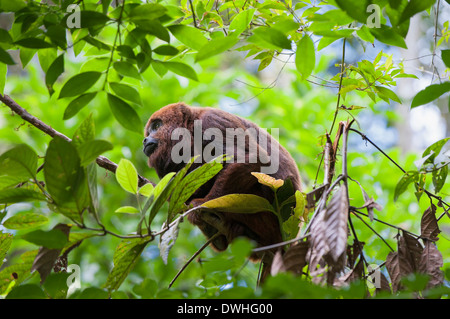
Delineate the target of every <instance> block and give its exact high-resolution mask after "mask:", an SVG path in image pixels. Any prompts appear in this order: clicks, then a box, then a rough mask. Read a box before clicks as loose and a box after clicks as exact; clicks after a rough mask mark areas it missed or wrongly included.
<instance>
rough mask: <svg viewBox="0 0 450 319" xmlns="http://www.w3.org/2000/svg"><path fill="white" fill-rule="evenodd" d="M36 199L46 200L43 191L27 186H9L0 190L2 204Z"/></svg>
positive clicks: (0, 202)
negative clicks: (27, 187)
mask: <svg viewBox="0 0 450 319" xmlns="http://www.w3.org/2000/svg"><path fill="white" fill-rule="evenodd" d="M35 200H40V201H45V200H46V198H45V196H44V195H42V194H41V193H39V192H36V191H33V190H31V189H26V188H9V189H4V190H1V191H0V204H14V203H19V202H31V201H35Z"/></svg>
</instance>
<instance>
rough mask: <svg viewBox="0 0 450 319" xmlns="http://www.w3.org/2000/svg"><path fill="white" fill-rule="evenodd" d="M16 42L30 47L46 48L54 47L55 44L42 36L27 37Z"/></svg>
mask: <svg viewBox="0 0 450 319" xmlns="http://www.w3.org/2000/svg"><path fill="white" fill-rule="evenodd" d="M14 43H15V44H18V45H20V46H22V47H24V48H29V49H44V48H51V47H54V45H53V44H51V43H48V42H46V41H44V40H42V39H40V38H26V39H21V40H18V41H16V42H14Z"/></svg>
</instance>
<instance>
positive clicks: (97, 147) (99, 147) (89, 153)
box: [78, 140, 113, 166]
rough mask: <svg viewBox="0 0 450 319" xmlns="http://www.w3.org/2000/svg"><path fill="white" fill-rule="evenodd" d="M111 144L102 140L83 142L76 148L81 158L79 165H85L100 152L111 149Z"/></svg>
mask: <svg viewBox="0 0 450 319" xmlns="http://www.w3.org/2000/svg"><path fill="white" fill-rule="evenodd" d="M112 149H113V145H112V144H111V143H110V142H108V141H104V140H93V141H87V142H85V143H83V144H82V145H81V146H80V147H79V148H78V154H79V155H80V159H81V166H87V165H89V164H90V163H91V162H92V161H94V160H95V159H96V158H97V157H98V156H99V155H100V154H102V153H104V152H106V151H109V150H112Z"/></svg>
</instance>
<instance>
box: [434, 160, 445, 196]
mask: <svg viewBox="0 0 450 319" xmlns="http://www.w3.org/2000/svg"><path fill="white" fill-rule="evenodd" d="M447 175H448V164H447V165H445V166H443V167H442V168H441V169H439V170H437V171H433V186H434V192H435V193H436V194H437V193H439V192H440V191H441V189H442V187H444V185H445V180H446V179H447Z"/></svg>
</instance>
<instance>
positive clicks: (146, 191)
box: [139, 183, 155, 197]
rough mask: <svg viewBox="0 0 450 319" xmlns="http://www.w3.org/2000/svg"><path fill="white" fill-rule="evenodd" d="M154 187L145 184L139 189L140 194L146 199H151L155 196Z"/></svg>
mask: <svg viewBox="0 0 450 319" xmlns="http://www.w3.org/2000/svg"><path fill="white" fill-rule="evenodd" d="M154 188H155V187H154V186H153V185H152V184H150V183H147V184H145V185H144V186H142V187H141V188H139V194H141V195H144V196H145V197H150V195H152V194H153V190H154Z"/></svg>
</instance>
